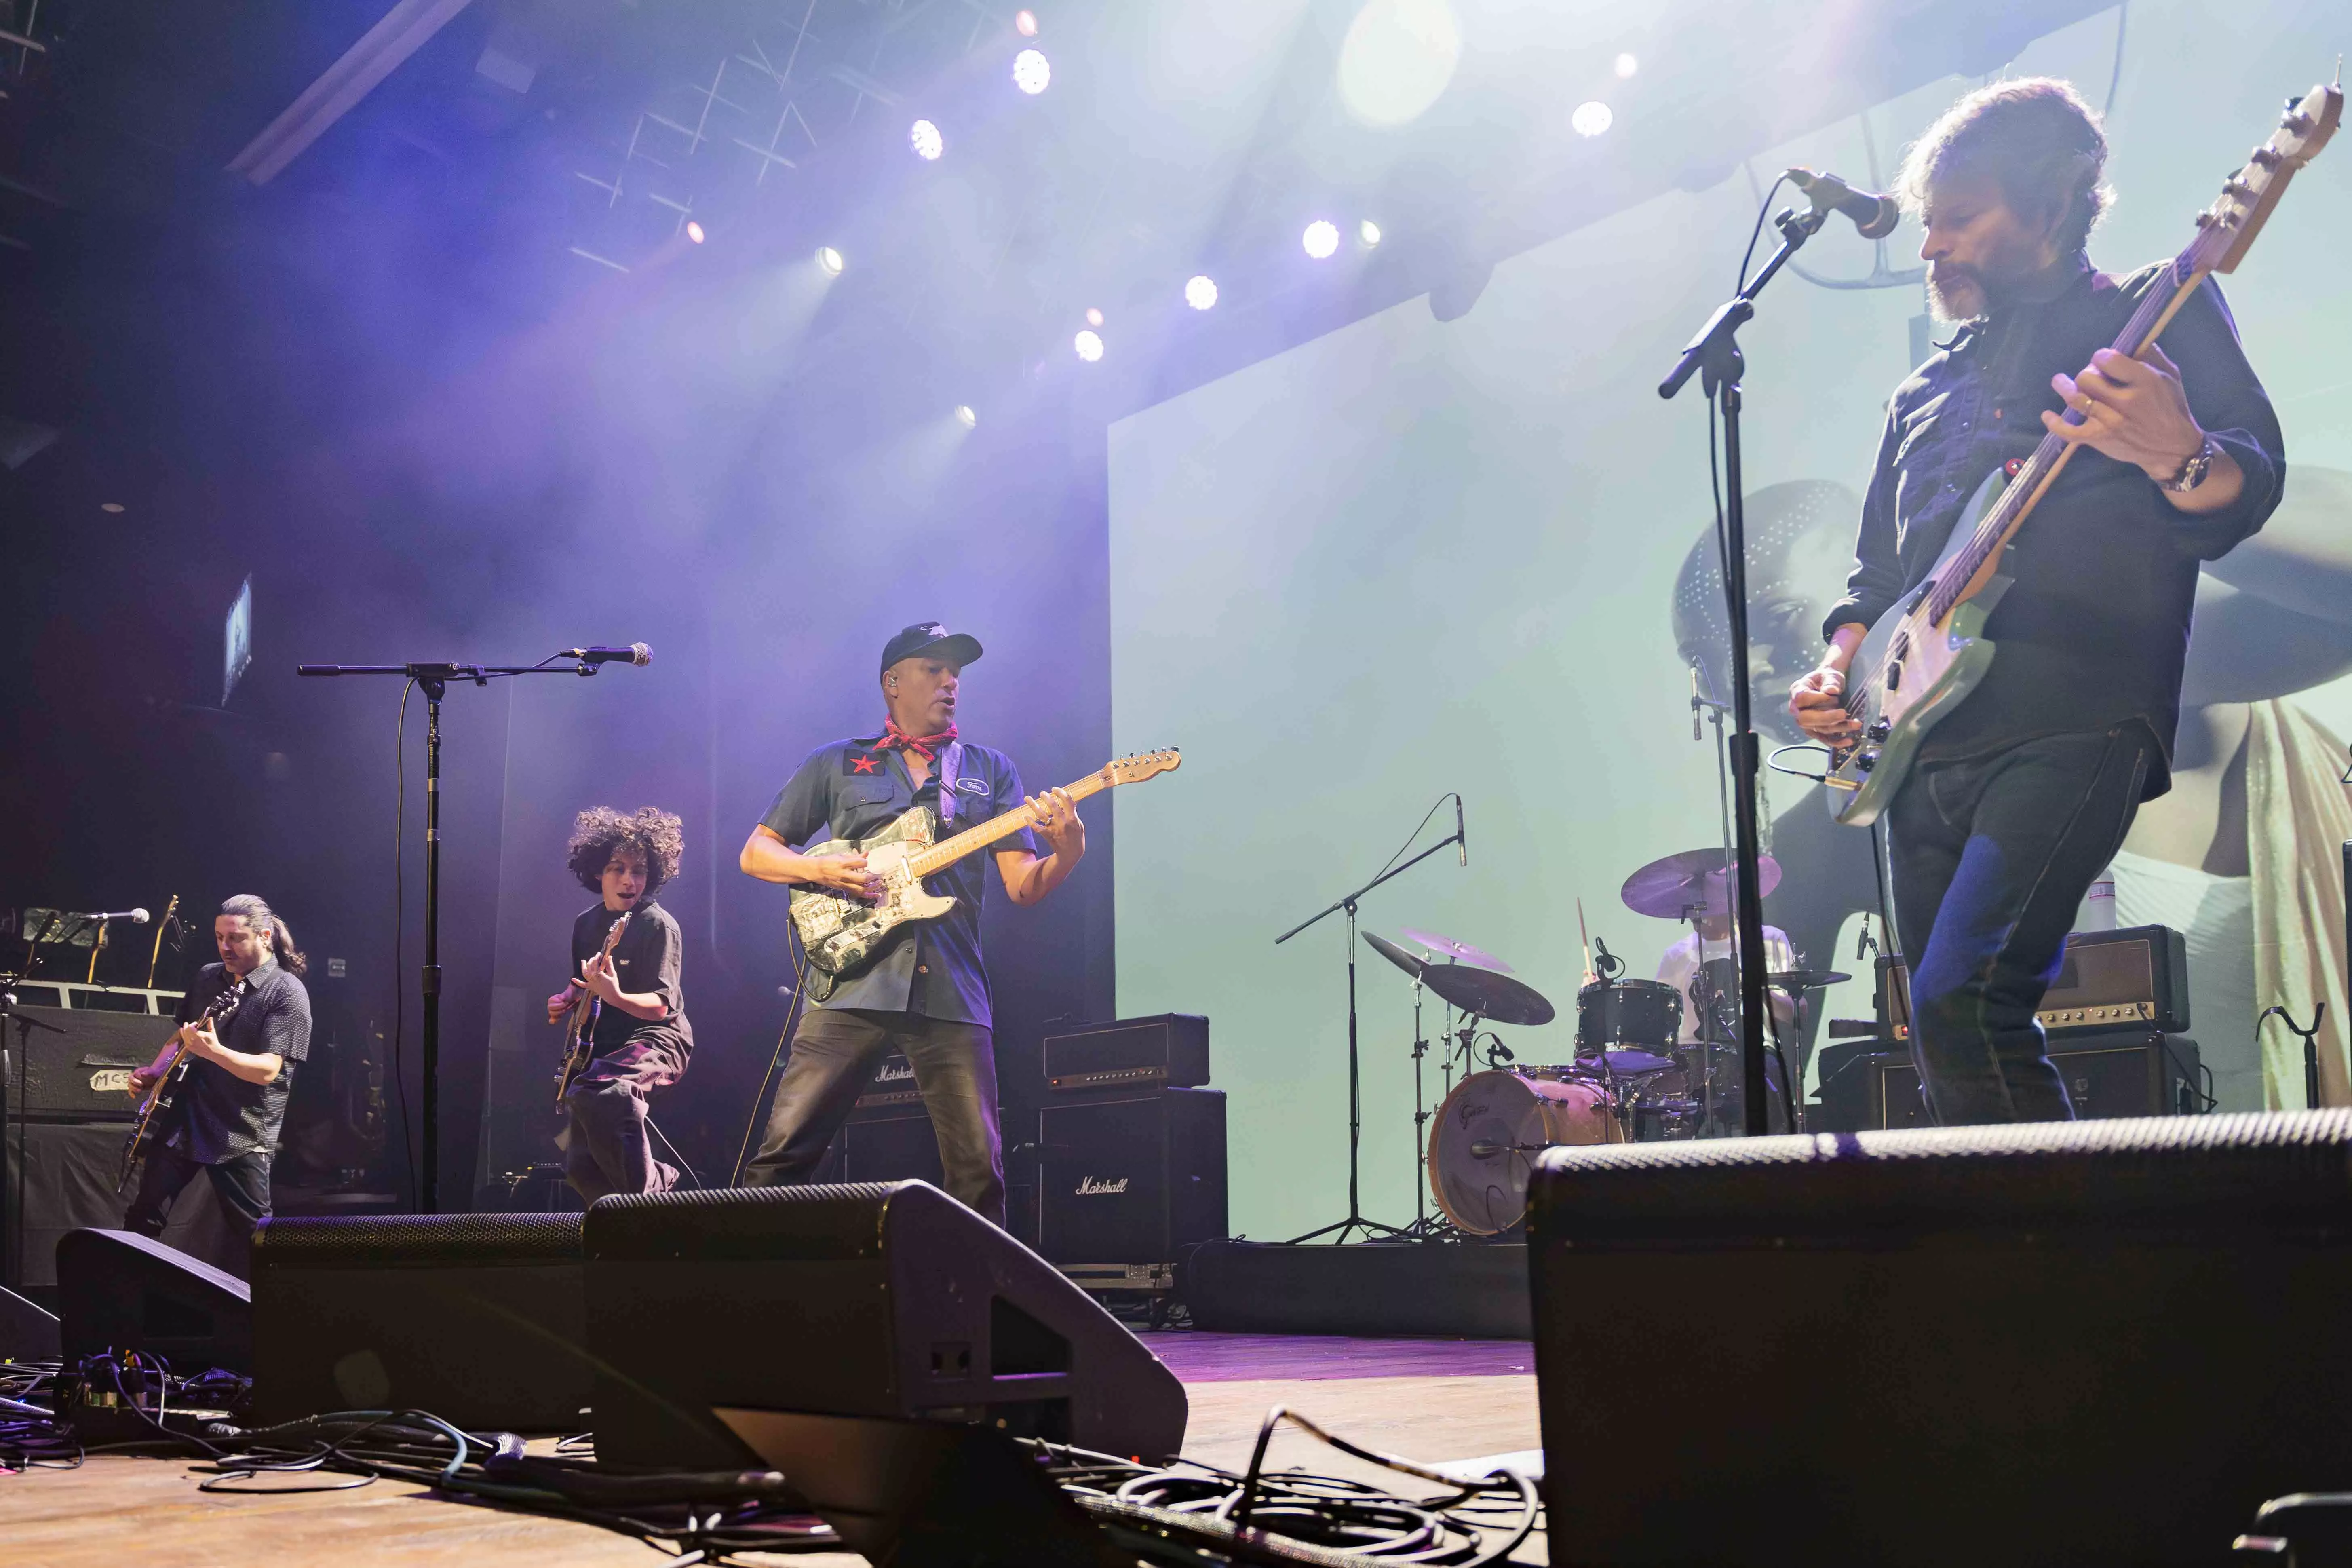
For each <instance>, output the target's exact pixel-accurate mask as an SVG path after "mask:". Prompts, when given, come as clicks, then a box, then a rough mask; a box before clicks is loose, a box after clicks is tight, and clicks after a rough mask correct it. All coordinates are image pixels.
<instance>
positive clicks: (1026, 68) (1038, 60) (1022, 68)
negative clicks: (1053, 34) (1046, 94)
mask: <svg viewBox="0 0 2352 1568" xmlns="http://www.w3.org/2000/svg"><path fill="white" fill-rule="evenodd" d="M1053 79H1054V68H1053V66H1052V64H1051V63H1049V62H1048V61H1047V60H1046V58H1045V55H1044V54H1043V53H1042V52H1041V51H1039V50H1036V49H1024V50H1022V51H1021V52H1020V53H1019V54H1017V55H1015V56H1013V86H1015V87H1017V88H1019V89H1021V90H1022V91H1024V92H1025V93H1027V94H1028V95H1029V96H1030V97H1032V98H1034V97H1036V96H1037V94H1039V93H1041V92H1043V91H1045V84H1046V83H1048V82H1050V81H1052V80H1053Z"/></svg>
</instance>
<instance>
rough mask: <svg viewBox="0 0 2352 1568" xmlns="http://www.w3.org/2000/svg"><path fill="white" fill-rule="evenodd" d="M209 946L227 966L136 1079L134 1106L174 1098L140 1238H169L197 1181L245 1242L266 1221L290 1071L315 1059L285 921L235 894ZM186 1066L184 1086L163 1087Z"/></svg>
mask: <svg viewBox="0 0 2352 1568" xmlns="http://www.w3.org/2000/svg"><path fill="white" fill-rule="evenodd" d="M213 942H214V945H215V947H216V948H218V950H219V952H220V962H219V963H208V964H206V965H205V967H204V971H203V973H200V974H199V975H198V976H197V977H196V983H195V984H194V985H193V986H191V987H190V988H189V990H188V993H187V994H186V995H185V996H184V997H182V998H181V999H180V1007H179V1014H178V1016H179V1021H180V1027H179V1029H178V1030H177V1031H176V1032H174V1033H173V1037H172V1038H171V1040H170V1041H169V1042H168V1043H166V1044H165V1046H164V1047H163V1050H162V1051H161V1052H160V1053H158V1054H157V1056H156V1058H155V1059H154V1060H153V1061H152V1062H151V1063H150V1064H148V1065H147V1066H146V1067H143V1068H140V1069H139V1070H138V1071H137V1072H134V1073H132V1074H131V1095H132V1097H133V1098H134V1099H136V1100H142V1101H145V1100H147V1099H148V1097H149V1095H150V1094H151V1093H153V1092H155V1091H156V1089H157V1086H158V1085H159V1084H164V1085H166V1087H167V1089H168V1091H169V1095H170V1104H169V1106H168V1107H163V1106H162V1105H161V1104H160V1098H161V1097H160V1096H159V1104H158V1109H157V1110H156V1112H155V1118H154V1121H153V1122H152V1124H151V1128H150V1133H149V1137H148V1139H147V1141H146V1142H145V1147H144V1152H143V1154H142V1159H143V1161H144V1165H143V1168H142V1172H141V1174H140V1178H139V1191H138V1194H137V1195H136V1196H134V1197H133V1198H132V1199H131V1208H130V1211H129V1212H128V1213H127V1214H125V1215H123V1218H122V1226H123V1228H124V1229H125V1230H131V1231H136V1232H138V1233H139V1234H140V1235H141V1236H161V1235H163V1222H164V1220H165V1219H166V1218H167V1217H168V1216H169V1215H170V1214H171V1211H172V1204H173V1200H174V1199H176V1198H177V1197H178V1196H179V1195H180V1193H181V1191H182V1189H184V1188H185V1187H186V1186H187V1184H189V1183H190V1182H193V1181H194V1180H195V1179H196V1177H197V1176H198V1175H199V1174H202V1175H204V1176H205V1177H207V1178H209V1179H210V1180H211V1182H212V1184H213V1192H214V1194H215V1195H216V1196H217V1197H218V1198H219V1199H220V1201H221V1203H222V1205H224V1206H225V1207H226V1209H227V1210H228V1212H229V1214H230V1215H232V1216H233V1217H234V1218H235V1219H236V1221H237V1222H238V1224H237V1227H236V1228H237V1231H238V1235H239V1237H240V1238H247V1237H251V1235H252V1234H253V1227H254V1226H256V1225H257V1224H258V1223H259V1222H261V1221H262V1220H265V1219H267V1218H268V1217H269V1167H270V1164H271V1162H273V1161H274V1160H275V1159H276V1158H277V1156H278V1130H279V1128H280V1127H281V1126H282V1125H283V1124H284V1122H285V1120H286V1100H287V1096H288V1095H289V1094H290V1093H291V1092H292V1090H293V1087H294V1064H295V1063H296V1062H299V1061H303V1060H306V1059H308V1058H309V1057H310V993H309V992H308V991H307V990H305V989H304V988H303V985H302V982H301V980H300V978H299V976H300V975H301V974H302V973H304V972H305V971H306V970H307V969H308V967H309V965H308V964H307V963H305V962H304V960H303V957H302V954H301V953H299V952H297V951H295V947H294V935H293V932H291V931H289V930H287V927H286V922H285V921H284V920H283V919H281V918H280V917H279V916H278V913H277V912H276V911H275V910H272V909H270V907H269V906H268V904H267V903H265V902H264V901H263V900H260V899H258V898H257V897H255V896H254V895H253V894H251V893H239V894H238V895H237V896H236V897H235V898H233V899H230V900H226V902H224V903H223V904H222V905H221V907H220V913H219V914H217V915H215V917H214V918H213ZM175 1058H184V1060H185V1062H186V1074H185V1076H184V1077H183V1078H180V1079H177V1080H176V1082H170V1083H168V1084H167V1079H170V1077H171V1074H172V1071H173V1062H174V1060H175ZM237 1272H239V1273H242V1272H244V1270H243V1268H238V1269H237Z"/></svg>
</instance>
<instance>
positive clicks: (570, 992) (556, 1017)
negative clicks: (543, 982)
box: [547, 985, 580, 1024]
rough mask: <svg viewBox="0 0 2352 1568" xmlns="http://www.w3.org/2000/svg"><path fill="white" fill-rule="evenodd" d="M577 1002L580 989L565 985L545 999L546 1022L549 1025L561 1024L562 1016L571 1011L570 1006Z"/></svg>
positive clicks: (575, 986)
mask: <svg viewBox="0 0 2352 1568" xmlns="http://www.w3.org/2000/svg"><path fill="white" fill-rule="evenodd" d="M579 1000H580V987H579V986H577V985H567V986H565V987H564V988H563V989H562V990H561V991H559V992H557V993H556V994H554V995H552V996H550V997H549V998H548V999H547V1021H548V1022H549V1023H551V1024H561V1023H562V1022H563V1015H564V1014H566V1013H569V1012H570V1011H572V1004H573V1003H574V1002H577V1001H579Z"/></svg>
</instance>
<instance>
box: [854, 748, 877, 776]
mask: <svg viewBox="0 0 2352 1568" xmlns="http://www.w3.org/2000/svg"><path fill="white" fill-rule="evenodd" d="M879 761H880V759H879V758H877V757H875V756H873V755H872V754H870V753H869V754H867V755H866V756H862V757H852V758H850V759H849V765H850V766H851V767H853V768H855V769H856V770H857V771H858V772H859V773H872V772H873V771H874V767H875V764H876V763H877V762H879Z"/></svg>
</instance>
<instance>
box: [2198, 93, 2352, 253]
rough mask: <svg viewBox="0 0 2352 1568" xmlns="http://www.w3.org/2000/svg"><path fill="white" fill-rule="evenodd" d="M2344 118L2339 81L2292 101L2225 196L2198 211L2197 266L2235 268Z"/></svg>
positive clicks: (2232, 178)
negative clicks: (2288, 188) (2298, 175)
mask: <svg viewBox="0 0 2352 1568" xmlns="http://www.w3.org/2000/svg"><path fill="white" fill-rule="evenodd" d="M2343 118H2344V89H2343V88H2342V87H2341V86H2340V85H2337V84H2334V83H2330V84H2327V85H2324V86H2320V87H2315V88H2313V89H2311V90H2310V91H2309V92H2306V93H2305V94H2304V95H2303V96H2302V97H2301V98H2299V99H2290V100H2288V101H2287V106H2286V112H2285V113H2284V114H2283V115H2281V116H2280V117H2279V124H2278V129H2277V130H2276V131H2273V132H2271V139H2270V140H2269V141H2267V142H2263V144H2262V145H2261V146H2259V147H2257V148H2255V149H2254V153H2253V156H2252V157H2251V158H2249V159H2247V160H2246V162H2245V163H2244V165H2243V166H2242V167H2241V168H2240V169H2239V170H2238V172H2237V173H2236V174H2231V176H2230V179H2229V183H2228V184H2224V185H2223V186H2222V187H2221V196H2220V197H2219V198H2218V199H2217V200H2216V201H2215V202H2214V203H2213V205H2211V206H2210V207H2207V208H2206V209H2205V210H2204V211H2203V212H2201V213H2200V214H2198V215H2197V226H2198V228H2199V229H2200V230H2201V231H2202V232H2201V233H2200V235H2199V236H2198V237H2197V243H2196V244H2195V245H2194V246H2192V247H2190V260H2191V265H2192V267H2193V268H2198V269H2201V270H2207V271H2213V272H2234V271H2236V270H2237V269H2238V263H2239V262H2241V261H2242V260H2244V259H2245V255H2246V249H2247V247H2249V246H2251V245H2252V244H2253V242H2254V236H2255V235H2257V234H2260V233H2261V232H2262V227H2263V224H2265V223H2267V222H2268V221H2270V216H2271V212H2272V210H2273V208H2275V207H2276V206H2277V205H2278V201H2279V197H2280V196H2282V195H2284V194H2285V192H2286V183H2287V182H2288V181H2289V180H2291V179H2293V178H2294V173H2295V171H2296V170H2298V169H2300V168H2302V167H2303V166H2304V165H2305V163H2310V162H2311V161H2312V160H2313V159H2314V158H2316V157H2318V156H2319V153H2320V149H2321V148H2323V147H2326V145H2327V142H2328V138H2330V137H2332V136H2334V135H2335V134H2336V126H2337V124H2338V123H2340V122H2341V121H2342V120H2343Z"/></svg>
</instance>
